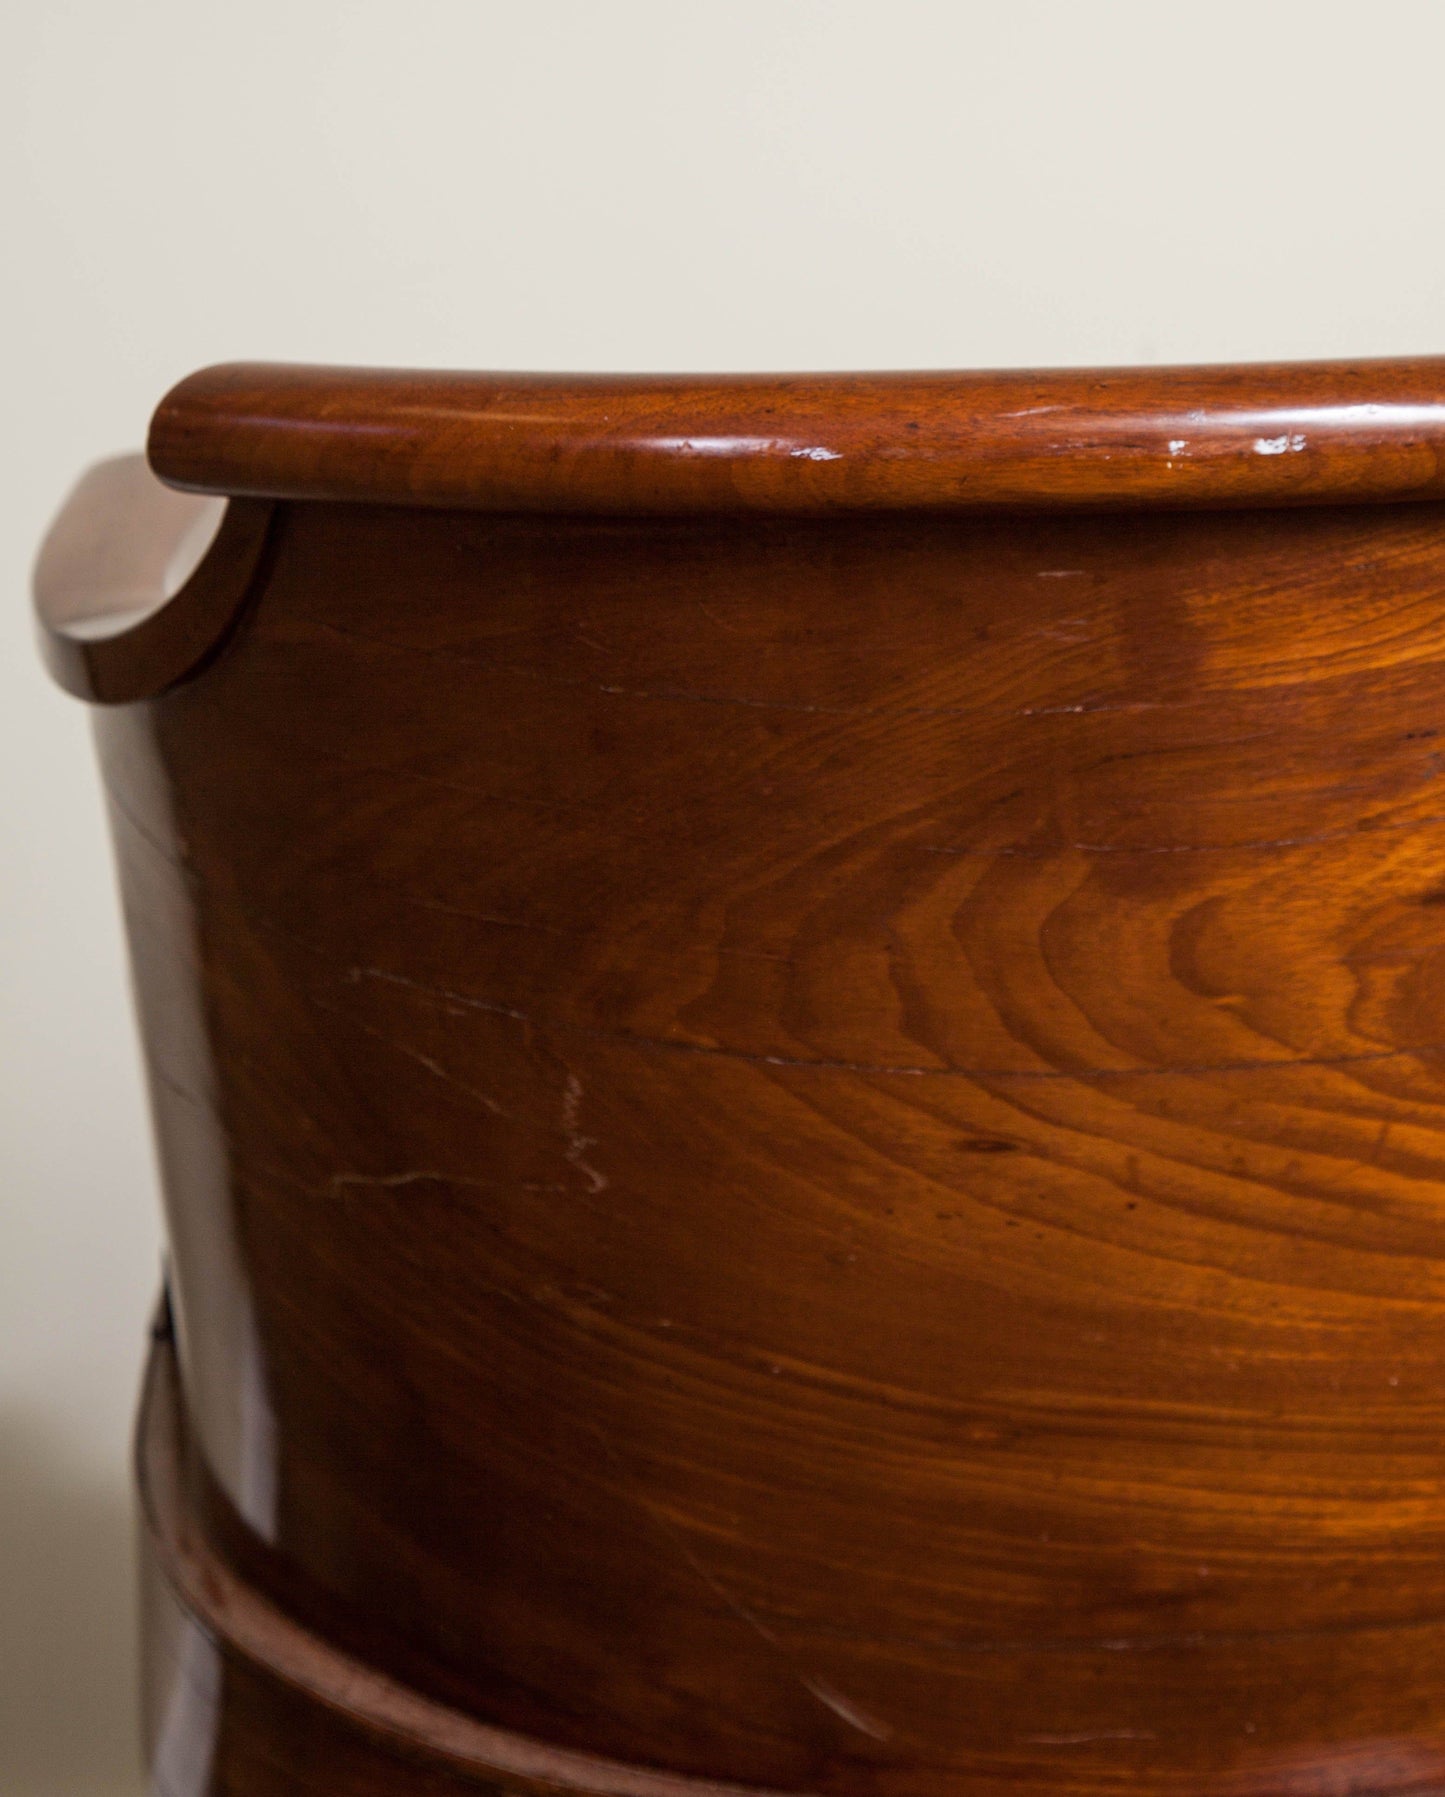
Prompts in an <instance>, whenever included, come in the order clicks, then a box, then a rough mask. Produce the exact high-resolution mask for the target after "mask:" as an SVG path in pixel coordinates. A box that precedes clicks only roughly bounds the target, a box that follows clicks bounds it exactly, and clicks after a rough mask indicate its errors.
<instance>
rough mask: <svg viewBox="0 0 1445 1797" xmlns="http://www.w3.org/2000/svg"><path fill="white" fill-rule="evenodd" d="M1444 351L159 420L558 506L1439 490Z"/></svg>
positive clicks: (1131, 502)
mask: <svg viewBox="0 0 1445 1797" xmlns="http://www.w3.org/2000/svg"><path fill="white" fill-rule="evenodd" d="M1442 393H1445V360H1442V359H1433V360H1432V359H1429V358H1426V359H1423V360H1416V361H1394V362H1391V361H1379V362H1317V363H1308V362H1301V363H1295V364H1286V365H1284V366H1280V367H1258V368H1229V367H1224V368H1169V369H1159V368H1151V369H1118V368H1113V369H1100V368H1093V369H1056V370H1052V371H1045V372H1042V373H1040V372H1033V373H1026V374H1021V373H993V374H970V375H960V374H871V375H865V374H858V375H796V376H792V377H786V378H785V377H778V376H771V377H767V376H738V375H733V376H727V375H724V376H712V377H710V378H707V379H697V378H695V377H685V378H684V377H671V378H668V377H659V376H654V375H646V376H643V375H627V376H608V377H603V376H592V377H588V378H579V377H578V376H575V375H505V374H449V373H438V372H428V373H416V372H409V371H406V370H399V369H389V370H383V369H348V368H306V367H286V366H279V367H278V366H275V365H267V364H247V363H237V364H234V365H229V366H225V367H220V368H208V369H205V370H203V371H202V372H201V373H199V374H195V375H192V376H191V377H190V379H189V380H186V381H182V382H181V384H180V386H178V387H177V388H176V389H175V390H174V391H173V392H172V393H170V394H168V395H167V397H166V398H165V399H164V400H163V401H162V403H161V406H160V408H159V410H158V411H157V413H156V415H155V420H154V422H153V424H152V426H151V437H150V455H151V460H152V462H153V463H154V465H155V467H156V468H157V469H158V470H159V472H160V473H161V474H163V475H164V476H165V477H166V479H167V480H170V481H174V482H175V483H177V484H178V485H180V486H183V487H195V488H199V489H201V490H203V491H209V492H217V493H251V494H261V495H264V496H266V497H269V498H283V499H348V500H368V501H371V502H374V503H397V504H406V505H438V506H465V507H477V508H480V509H483V510H495V509H499V508H500V509H505V510H511V511H543V512H564V513H577V512H617V511H622V512H630V513H638V512H644V513H647V512H651V513H668V512H689V513H690V512H699V511H719V512H726V513H736V512H738V511H781V512H807V511H823V512H828V511H836V510H840V509H841V510H844V511H860V510H863V511H871V510H894V511H896V510H908V511H916V510H942V511H947V512H957V511H959V510H969V509H975V508H978V507H988V508H998V507H1001V506H1003V507H1024V508H1034V507H1038V506H1049V507H1085V508H1089V509H1099V508H1112V507H1127V508H1133V507H1137V506H1160V505H1163V506H1221V505H1229V506H1236V505H1279V504H1320V503H1326V502H1328V503H1340V502H1344V501H1349V500H1392V499H1393V500H1398V499H1424V498H1432V497H1433V498H1445V453H1442V452H1445V400H1442Z"/></svg>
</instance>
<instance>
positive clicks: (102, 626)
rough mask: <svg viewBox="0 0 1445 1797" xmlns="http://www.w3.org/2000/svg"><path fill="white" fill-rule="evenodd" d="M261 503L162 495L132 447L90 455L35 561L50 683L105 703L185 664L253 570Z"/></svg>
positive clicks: (174, 675)
mask: <svg viewBox="0 0 1445 1797" xmlns="http://www.w3.org/2000/svg"><path fill="white" fill-rule="evenodd" d="M273 509H274V508H273V507H271V506H269V505H264V504H261V503H259V502H258V501H256V500H254V499H233V500H231V501H230V502H229V503H228V504H219V506H218V502H217V501H215V500H204V499H197V498H195V497H193V496H192V495H189V494H184V493H177V492H174V491H172V490H171V488H169V487H166V486H163V485H162V484H161V482H160V481H158V480H157V479H156V477H155V475H154V474H152V473H151V471H150V469H149V468H147V466H146V464H145V461H144V459H143V458H142V457H141V456H137V455H131V456H116V457H115V458H113V459H112V460H111V461H108V462H98V463H97V464H96V465H95V467H93V468H91V469H90V470H89V471H88V472H87V473H86V474H85V475H84V476H83V478H82V479H81V480H80V481H79V482H78V483H77V485H76V487H75V490H74V492H72V493H71V495H70V497H69V498H68V499H67V501H66V503H65V505H64V507H63V508H62V509H61V513H60V516H59V517H58V518H57V519H56V521H55V523H54V525H53V526H52V527H51V530H50V533H49V535H48V536H47V537H46V540H45V545H44V548H43V549H42V550H41V553H40V557H39V560H38V561H37V563H36V566H35V581H34V585H35V613H36V622H37V625H38V626H39V634H40V647H41V653H42V654H43V655H44V657H45V660H46V664H47V666H48V667H49V669H50V671H51V673H52V674H53V675H54V676H55V678H56V680H57V681H59V683H60V684H61V686H63V687H64V688H65V689H66V691H67V692H71V693H74V694H75V695H76V697H77V698H81V699H94V700H96V701H98V702H99V703H101V704H105V705H117V704H123V703H126V702H128V701H130V700H132V699H149V698H154V697H155V695H156V694H157V693H160V692H163V691H164V690H165V688H166V687H168V686H171V685H173V684H174V683H175V682H176V681H177V680H182V679H184V678H185V676H186V675H188V674H191V673H194V672H195V671H196V669H197V668H198V667H199V666H200V665H201V664H202V663H203V662H204V661H205V659H206V658H207V656H209V655H210V654H212V653H213V652H214V650H215V649H216V647H217V645H218V644H219V643H220V642H221V641H222V639H223V638H224V636H225V634H226V632H227V630H228V629H229V628H230V626H231V624H232V622H233V621H234V619H235V617H236V614H237V613H238V611H239V610H240V608H241V606H242V604H243V603H244V601H245V597H246V593H247V591H248V590H249V588H250V585H251V582H252V580H253V579H254V578H255V577H256V575H257V573H258V572H259V570H260V568H261V563H262V554H263V551H264V549H265V544H266V537H267V532H268V531H269V529H270V524H271V515H272V511H273Z"/></svg>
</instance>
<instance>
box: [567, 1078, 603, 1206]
mask: <svg viewBox="0 0 1445 1797" xmlns="http://www.w3.org/2000/svg"><path fill="white" fill-rule="evenodd" d="M562 1130H563V1133H564V1134H565V1135H566V1137H567V1164H568V1166H570V1167H575V1168H576V1169H577V1171H578V1172H579V1173H580V1174H582V1175H583V1177H584V1178H585V1179H586V1180H587V1182H588V1189H589V1190H590V1191H593V1192H605V1191H606V1190H607V1183H608V1182H607V1175H606V1174H605V1173H600V1172H599V1171H598V1170H597V1168H596V1167H594V1166H593V1165H592V1164H591V1162H590V1161H589V1160H588V1159H587V1151H588V1149H590V1148H595V1147H596V1146H597V1138H596V1136H584V1135H583V1134H582V1082H581V1080H580V1079H578V1077H577V1075H576V1074H575V1073H571V1072H569V1073H568V1075H567V1083H566V1085H565V1086H563V1088H562Z"/></svg>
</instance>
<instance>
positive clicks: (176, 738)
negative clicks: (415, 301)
mask: <svg viewBox="0 0 1445 1797" xmlns="http://www.w3.org/2000/svg"><path fill="white" fill-rule="evenodd" d="M150 465H151V467H152V468H153V469H154V470H155V472H156V474H157V475H159V476H160V479H161V481H164V482H165V483H168V484H167V485H166V486H162V485H160V484H159V482H157V481H156V480H155V478H154V476H152V475H151V474H150V473H149V472H148V471H147V469H146V468H145V466H144V465H143V464H141V463H140V461H139V460H138V459H137V460H132V461H125V462H121V463H119V464H110V465H109V466H108V467H106V468H104V469H102V470H100V471H98V472H97V473H95V474H93V475H92V476H90V477H88V479H87V480H86V481H85V482H83V483H82V485H81V487H80V488H79V489H78V490H77V493H76V494H75V496H74V497H73V498H72V500H71V501H70V503H69V505H68V506H67V508H66V510H65V511H64V512H63V514H62V516H61V518H60V520H59V522H58V523H57V525H56V527H55V530H54V533H53V534H52V536H51V538H50V540H49V542H48V544H47V546H46V549H45V551H44V553H43V555H42V559H41V563H40V568H39V573H38V579H37V586H38V598H39V609H40V615H41V622H42V634H43V637H44V640H45V643H46V646H47V649H48V653H49V656H50V661H51V665H52V667H53V669H54V671H55V673H56V675H57V676H58V678H59V679H60V680H61V682H62V683H63V684H65V685H66V686H68V687H69V688H70V689H71V690H72V691H75V692H77V693H80V694H81V695H82V696H84V697H86V698H89V699H91V700H94V701H97V710H96V713H95V721H96V729H97V733H98V737H99V744H100V756H101V761H102V765H103V769H104V775H105V780H106V784H107V787H108V790H109V794H110V800H111V805H112V815H113V819H114V830H115V840H116V848H117V855H118V859H119V866H120V877H121V888H122V893H123V897H124V904H125V911H126V919H127V926H128V929H129V934H130V942H131V948H132V954H133V958H134V967H135V977H136V988H137V995H138V1003H139V1007H140V1013H141V1021H142V1026H143V1033H144V1038H145V1045H146V1055H147V1059H148V1065H149V1073H150V1087H151V1094H152V1101H153V1105H154V1112H155V1127H156V1132H157V1136H158V1140H159V1145H160V1155H161V1162H162V1166H163V1172H164V1186H165V1203H166V1214H167V1220H168V1230H169V1240H170V1272H169V1278H168V1285H169V1303H168V1305H167V1306H166V1307H164V1308H163V1312H162V1315H161V1318H160V1320H159V1322H158V1325H157V1330H156V1340H155V1345H154V1348H153V1351H152V1354H151V1363H150V1371H149V1374H148V1378H147V1384H146V1395H145V1399H144V1405H143V1411H142V1418H141V1424H140V1432H139V1467H140V1479H141V1489H142V1493H143V1497H144V1513H145V1524H146V1526H145V1531H144V1534H145V1548H146V1557H147V1564H148V1585H147V1589H148V1605H149V1621H148V1624H147V1647H146V1653H147V1668H148V1672H147V1677H148V1686H149V1695H148V1711H147V1713H148V1718H149V1740H150V1755H151V1765H152V1776H153V1779H154V1786H155V1789H156V1791H157V1792H158V1793H160V1794H161V1797H201V1794H202V1793H215V1794H217V1797H283V1794H285V1797H292V1794H293V1793H298V1792H303V1791H304V1792H312V1791H316V1792H326V1793H328V1794H331V1797H402V1794H405V1797H464V1794H465V1793H473V1794H474V1793H476V1792H477V1791H479V1790H494V1791H506V1792H510V1793H514V1794H517V1797H522V1794H525V1797H542V1794H543V1793H555V1792H557V1791H559V1790H565V1791H572V1792H577V1793H585V1794H587V1797H708V1794H711V1797H716V1794H717V1793H718V1792H719V1790H721V1789H724V1788H731V1787H737V1786H747V1787H752V1788H763V1789H767V1790H771V1791H776V1792H788V1793H797V1792H804V1791H806V1792H814V1793H826V1794H827V1797H944V1794H945V1793H946V1794H947V1797H959V1794H961V1793H967V1794H968V1797H989V1794H990V1793H996V1794H998V1797H1002V1794H1003V1793H1005V1792H1008V1793H1017V1792H1019V1791H1025V1792H1031V1793H1037V1794H1040V1797H1042V1794H1044V1793H1058V1794H1060V1797H1063V1794H1066V1793H1067V1794H1068V1797H1113V1794H1122V1793H1125V1792H1128V1793H1136V1794H1137V1793H1149V1794H1151V1797H1153V1794H1158V1797H1194V1794H1196V1793H1199V1794H1202V1793H1224V1794H1228V1797H1274V1794H1278V1797H1311V1794H1314V1793H1319V1794H1321V1797H1347V1794H1354V1793H1361V1794H1362V1793H1372V1794H1374V1793H1405V1792H1416V1793H1425V1792H1427V1791H1435V1790H1438V1789H1439V1788H1440V1787H1441V1786H1442V1784H1445V1188H1442V1185H1441V1183H1440V1181H1441V1177H1442V1172H1445V1135H1442V1130H1445V760H1442V755H1445V734H1442V732H1445V362H1430V361H1417V362H1381V363H1374V364H1371V363H1361V364H1354V365H1344V364H1340V365H1316V366H1303V365H1301V366H1293V367H1277V368H1252V369H1245V368H1238V369H1195V370H1146V371H1137V372H1093V373H1090V372H1072V373H1052V374H1008V375H1003V374H994V375H927V376H925V375H906V376H888V377H882V376H851V375H850V376H838V377H829V378H823V377H813V376H808V377H801V378H797V379H746V380H744V379H712V380H661V379H656V380H654V379H609V380H600V379H593V380H584V379H564V378H554V377H546V376H539V377H529V378H522V377H510V376H492V375H443V374H402V373H386V372H377V371H371V372H358V371H345V370H324V369H307V368H279V367H249V366H247V367H230V368H221V369H212V370H209V371H207V372H205V373H202V374H199V375H196V376H194V377H192V378H191V379H190V380H188V381H186V382H184V383H182V385H181V386H180V387H179V388H177V389H176V390H175V391H174V392H173V393H172V394H171V395H170V396H169V397H168V398H167V399H166V400H165V401H164V402H163V404H162V405H161V407H160V410H159V411H158V413H157V415H156V419H155V423H154V426H153V430H152V435H151V442H150ZM172 489H181V490H182V491H179V492H177V491H173V490H172ZM202 496H215V497H202ZM221 500H224V501H225V502H226V503H224V505H222V504H221V503H220V501H221Z"/></svg>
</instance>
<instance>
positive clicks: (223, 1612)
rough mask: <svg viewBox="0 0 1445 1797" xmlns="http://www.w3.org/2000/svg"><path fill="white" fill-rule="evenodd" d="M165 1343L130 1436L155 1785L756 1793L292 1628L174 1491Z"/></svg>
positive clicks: (652, 1795) (520, 1794)
mask: <svg viewBox="0 0 1445 1797" xmlns="http://www.w3.org/2000/svg"><path fill="white" fill-rule="evenodd" d="M184 1432H185V1430H184V1421H183V1417H182V1412H181V1403H180V1388H179V1381H178V1378H177V1369H176V1363H175V1356H174V1353H173V1350H172V1347H171V1342H170V1339H169V1335H168V1333H167V1332H166V1331H164V1330H161V1331H159V1332H158V1333H157V1336H156V1338H155V1339H154V1340H153V1342H152V1346H151V1354H150V1360H149V1363H148V1365H147V1369H146V1378H145V1387H144V1391H143V1393H142V1398H141V1410H140V1421H139V1426H138V1431H137V1441H136V1462H137V1480H138V1484H139V1487H140V1499H141V1518H142V1531H141V1549H142V1565H143V1578H144V1581H145V1600H146V1601H145V1619H146V1625H145V1627H146V1647H147V1655H146V1669H147V1689H146V1694H145V1696H146V1702H145V1721H146V1751H147V1759H148V1762H149V1769H150V1773H151V1778H152V1782H153V1784H154V1787H155V1789H156V1790H157V1791H158V1792H160V1793H162V1797H206V1794H207V1793H209V1792H212V1791H224V1792H231V1791H240V1792H244V1793H245V1797H273V1793H274V1797H283V1794H284V1797H290V1793H292V1792H294V1791H296V1790H297V1788H298V1786H300V1787H301V1788H308V1787H309V1785H310V1784H311V1783H312V1782H313V1781H314V1782H315V1783H317V1784H318V1785H319V1786H321V1787H323V1788H324V1789H325V1790H326V1792H327V1793H328V1797H362V1794H363V1793H364V1794H365V1797H371V1793H373V1792H375V1791H377V1790H378V1789H380V1790H384V1791H385V1792H386V1793H387V1794H388V1797H413V1794H415V1797H443V1794H449V1793H451V1792H453V1791H455V1792H457V1793H459V1794H463V1797H464V1794H465V1793H474V1792H475V1791H476V1789H477V1786H478V1785H479V1784H483V1785H485V1786H487V1787H488V1788H489V1789H495V1790H499V1791H507V1792H511V1793H516V1794H517V1797H537V1794H540V1793H555V1792H559V1791H571V1792H580V1793H587V1794H588V1797H767V1794H766V1793H762V1792H748V1791H747V1790H746V1789H745V1788H744V1787H741V1786H736V1785H720V1784H715V1783H711V1782H708V1781H706V1780H693V1779H679V1778H670V1777H668V1776H666V1775H665V1774H659V1773H656V1772H651V1771H649V1770H648V1769H647V1768H645V1767H634V1766H623V1765H617V1764H614V1763H610V1762H608V1761H605V1760H598V1759H594V1758H590V1757H588V1756H587V1755H584V1754H577V1753H567V1752H559V1751H558V1750H557V1749H555V1748H550V1747H547V1746H546V1745H544V1744H543V1743H541V1742H538V1741H529V1740H526V1739H524V1738H522V1737H520V1736H516V1735H510V1734H508V1733H506V1732H505V1731H504V1730H501V1729H496V1728H489V1727H487V1726H486V1724H485V1723H481V1722H478V1721H476V1720H475V1719H474V1718H473V1717H471V1716H469V1715H467V1714H465V1713H464V1712H461V1711H457V1710H452V1709H449V1708H448V1707H447V1706H446V1705H444V1704H439V1703H434V1702H431V1701H429V1700H428V1699H427V1698H425V1697H423V1696H421V1695H420V1694H418V1693H417V1692H414V1691H410V1690H408V1689H407V1688H406V1687H405V1686H403V1685H400V1684H398V1683H397V1682H396V1681H395V1680H394V1679H389V1678H387V1677H386V1676H385V1675H384V1674H380V1673H378V1672H377V1671H376V1670H375V1669H374V1668H373V1667H370V1666H368V1665H367V1664H366V1663H365V1662H364V1661H360V1660H357V1659H355V1658H354V1657H353V1656H351V1655H349V1654H347V1653H345V1652H344V1651H342V1650H340V1649H338V1648H337V1647H336V1646H335V1645H334V1644H333V1643H331V1642H329V1641H326V1640H324V1639H321V1638H319V1637H317V1636H315V1635H313V1634H311V1633H310V1632H309V1631H308V1630H306V1629H305V1628H303V1627H301V1626H300V1625H298V1624H297V1622H296V1621H295V1620H294V1619H293V1618H291V1617H290V1616H288V1615H287V1614H286V1612H285V1611H284V1610H280V1609H278V1608H277V1607H276V1606H275V1605H274V1604H273V1603H271V1602H270V1601H269V1600H268V1599H267V1598H266V1597H265V1596H264V1594H262V1593H261V1592H259V1591H256V1590H254V1589H253V1588H252V1587H251V1586H249V1585H248V1584H247V1583H246V1581H245V1580H244V1579H243V1578H241V1577H238V1576H237V1574H236V1572H235V1570H234V1568H232V1567H231V1566H230V1565H228V1564H227V1562H226V1560H225V1559H224V1558H223V1557H222V1556H220V1555H219V1554H218V1553H217V1552H216V1550H215V1549H214V1547H213V1546H212V1545H211V1544H210V1543H209V1542H208V1541H207V1539H206V1536H205V1532H204V1530H203V1529H202V1528H201V1527H200V1526H199V1524H198V1521H197V1519H196V1518H195V1517H194V1516H193V1515H192V1514H191V1513H190V1509H189V1506H188V1503H187V1499H186V1492H185V1482H186V1481H185V1474H184V1470H183V1461H184V1446H183V1444H184Z"/></svg>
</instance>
